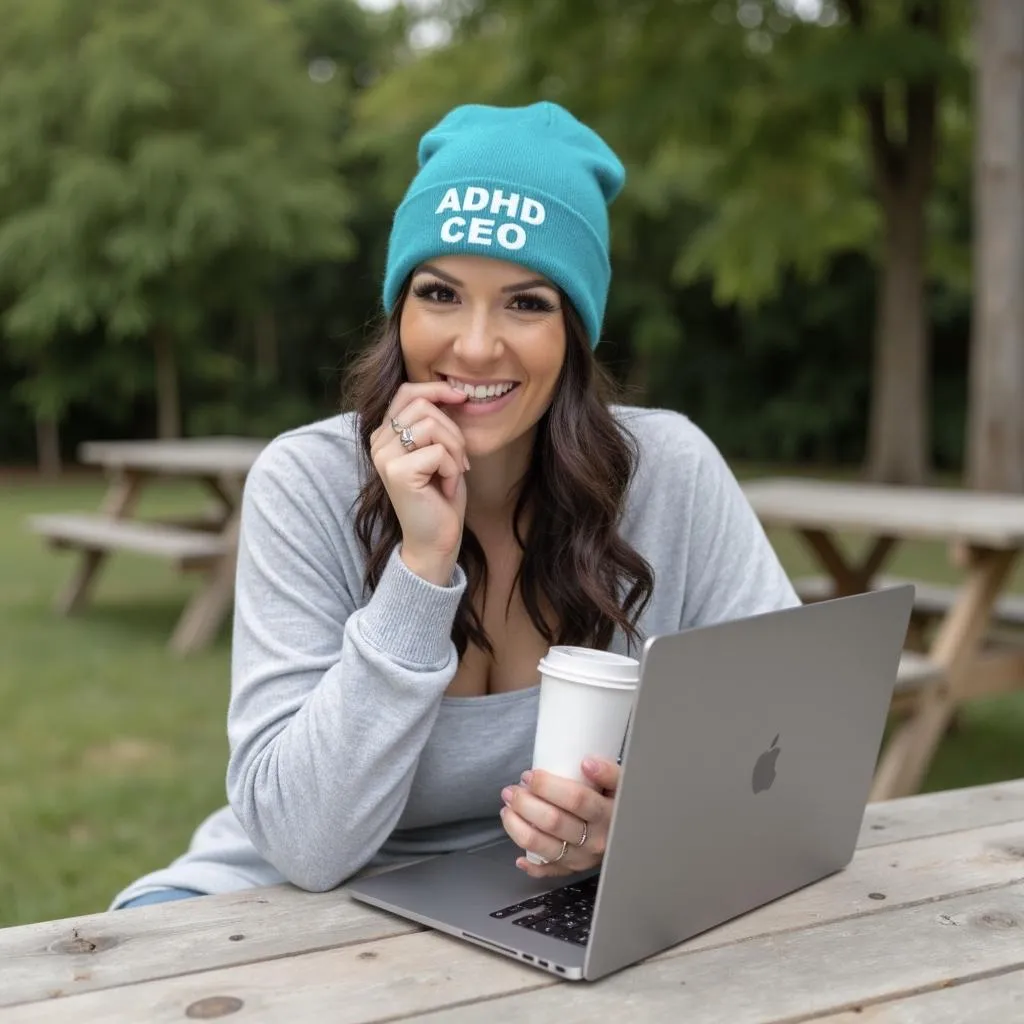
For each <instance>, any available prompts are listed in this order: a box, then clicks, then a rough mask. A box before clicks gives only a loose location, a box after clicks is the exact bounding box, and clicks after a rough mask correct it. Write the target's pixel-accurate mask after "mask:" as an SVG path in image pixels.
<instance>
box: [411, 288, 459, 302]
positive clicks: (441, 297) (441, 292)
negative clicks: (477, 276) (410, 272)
mask: <svg viewBox="0 0 1024 1024" xmlns="http://www.w3.org/2000/svg"><path fill="white" fill-rule="evenodd" d="M416 297H417V298H420V299H427V300H428V301H430V302H445V303H447V302H454V301H455V299H456V295H455V292H454V290H453V289H451V288H449V287H448V285H446V284H434V283H430V284H421V285H419V286H418V287H417V288H416Z"/></svg>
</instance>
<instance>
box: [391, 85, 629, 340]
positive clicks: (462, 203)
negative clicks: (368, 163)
mask: <svg viewBox="0 0 1024 1024" xmlns="http://www.w3.org/2000/svg"><path fill="white" fill-rule="evenodd" d="M418 156H419V172H418V173H417V175H416V177H415V178H413V180H412V183H411V184H410V186H409V189H408V191H407V192H406V194H405V198H404V199H403V200H402V203H401V205H400V206H399V207H398V209H397V210H396V211H395V216H394V221H393V223H392V227H391V237H390V239H389V242H388V258H387V269H386V271H385V275H384V308H385V309H386V310H387V312H389V313H390V312H391V311H392V310H393V309H394V306H395V302H396V301H397V300H398V296H399V294H400V292H401V290H402V286H403V285H404V284H405V281H406V279H407V278H408V276H409V275H410V274H411V273H412V272H413V270H415V269H416V267H417V266H418V265H419V264H420V263H423V262H424V261H425V260H429V259H432V258H434V257H437V256H455V255H468V256H491V257H494V258H495V259H500V260H508V261H510V262H513V263H520V264H522V265H523V266H524V267H528V268H529V269H530V270H532V271H534V272H535V273H538V274H542V275H543V276H544V277H546V278H548V280H550V281H552V282H553V283H554V284H556V285H558V287H560V288H561V289H562V290H563V291H564V292H565V294H566V295H568V297H569V300H570V301H571V302H572V304H573V306H574V307H575V309H576V311H577V313H579V315H580V317H581V318H582V320H583V323H584V325H585V326H586V329H587V335H588V337H589V339H590V344H591V347H592V348H593V347H595V346H596V345H597V343H598V341H599V340H600V336H601V323H602V321H603V320H604V310H605V303H606V301H607V298H608V283H609V281H610V280H611V267H610V265H609V261H608V204H609V203H611V202H612V200H613V199H614V198H615V197H616V195H618V193H619V191H620V189H621V188H622V186H623V184H624V183H625V180H626V172H625V169H624V168H623V166H622V163H621V162H620V160H619V158H618V157H617V156H616V155H615V153H614V152H613V151H612V150H611V149H610V148H609V147H608V145H607V144H606V143H605V142H604V140H603V139H602V138H601V137H600V136H599V135H598V134H597V133H596V132H594V131H593V130H592V129H590V128H588V127H587V126H586V125H584V124H582V123H581V122H579V121H578V120H577V119H576V118H575V117H573V115H572V114H570V113H569V112H568V111H567V110H565V109H564V108H563V107H560V106H558V105H557V104H555V103H534V104H532V105H530V106H528V107H488V106H481V105H476V104H470V105H466V106H460V107H456V108H455V109H454V110H452V111H450V112H449V113H448V114H446V115H445V117H443V118H442V119H441V121H440V122H438V124H437V125H435V126H434V127H433V128H432V129H431V130H430V131H429V132H427V133H426V135H424V136H423V138H422V139H421V140H420V145H419V154H418Z"/></svg>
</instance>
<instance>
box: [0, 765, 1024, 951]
mask: <svg viewBox="0 0 1024 1024" xmlns="http://www.w3.org/2000/svg"><path fill="white" fill-rule="evenodd" d="M1005 821H1024V779H1014V780H1012V781H1010V782H996V783H991V784H988V785H983V786H967V787H964V788H962V789H950V790H945V791H944V792H941V793H921V794H917V795H916V796H909V797H902V798H901V799H899V800H887V801H883V802H879V803H873V804H868V807H867V810H866V811H865V812H864V823H863V825H862V826H861V830H860V837H859V839H858V840H857V846H858V848H860V849H863V848H866V847H869V846H879V845H881V844H883V843H895V842H900V841H902V840H904V839H923V838H925V837H926V836H934V835H942V834H944V833H947V832H959V831H963V830H965V829H971V828H979V827H983V826H986V825H998V824H1000V823H1002V822H1005ZM0 935H2V933H0ZM0 949H2V946H0Z"/></svg>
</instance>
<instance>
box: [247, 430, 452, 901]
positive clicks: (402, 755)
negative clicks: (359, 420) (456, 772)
mask: <svg viewBox="0 0 1024 1024" xmlns="http://www.w3.org/2000/svg"><path fill="white" fill-rule="evenodd" d="M301 456H302V453H301V451H295V450H291V449H289V448H288V447H287V446H283V447H282V446H278V445H275V444H272V445H271V446H270V447H269V448H268V449H267V450H266V451H265V452H264V453H263V455H261V458H260V460H258V461H257V464H256V465H255V466H254V467H253V469H252V471H251V472H250V474H249V477H248V479H247V482H246V488H245V495H244V499H243V504H242V514H241V533H240V539H239V551H238V567H237V577H236V596H235V612H234V635H233V647H232V681H231V699H230V702H229V708H228V739H229V743H230V756H229V761H228V770H227V789H228V799H229V801H230V804H231V806H232V808H233V810H234V812H235V814H236V815H237V817H238V819H239V821H240V822H241V824H242V827H243V828H244V830H245V832H246V834H247V835H248V837H249V839H250V841H251V842H252V843H253V845H254V846H255V847H256V849H257V851H258V852H259V853H260V855H261V856H262V857H264V858H265V859H266V860H267V861H268V862H269V863H271V864H272V865H273V866H274V867H275V868H277V870H278V871H280V872H281V874H282V875H284V877H285V878H287V879H289V881H291V882H293V883H294V884H295V885H297V886H299V887H301V888H303V889H307V890H313V891H323V890H326V889H331V888H333V887H334V886H337V885H338V884H340V883H341V882H343V881H344V880H345V879H346V878H348V877H350V876H351V875H352V874H354V873H355V872H356V871H358V870H359V869H360V868H361V867H362V866H363V865H365V864H366V863H367V862H368V861H369V860H370V859H371V858H372V857H373V855H374V854H375V853H376V852H377V850H378V849H379V848H380V847H381V846H382V845H383V843H384V841H385V840H386V838H387V837H388V835H389V834H390V833H391V831H392V830H393V829H394V827H395V825H396V823H397V822H398V820H399V818H400V816H401V814H402V811H403V809H404V807H405V803H406V801H407V799H408V796H409V790H410V786H411V784H412V778H413V774H414V772H415V770H416V766H417V763H418V760H419V757H420V754H421V752H422V750H423V747H424V745H425V744H426V742H427V739H428V737H429V735H430V731H431V728H432V726H433V724H434V720H435V718H436V716H437V712H438V709H439V707H440V702H441V698H442V697H443V695H444V692H445V689H446V688H447V686H448V683H449V682H450V681H451V679H452V677H453V676H454V674H455V671H456V668H457V655H456V651H455V647H454V644H453V643H452V641H451V628H452V623H453V621H454V618H455V612H456V609H457V607H458V603H459V600H460V598H461V596H462V593H463V592H464V590H465V577H464V575H463V573H462V570H461V569H459V568H458V567H457V568H456V571H455V574H454V575H453V577H452V579H451V580H450V581H449V582H450V585H449V586H446V587H438V586H435V585H434V584H432V583H429V582H427V581H426V580H423V579H421V578H420V577H419V576H416V575H415V574H414V573H412V572H411V571H410V570H409V569H407V568H406V566H405V564H404V563H403V562H402V560H401V559H400V558H399V557H398V551H397V549H396V550H395V551H394V552H392V554H391V556H390V559H389V561H388V563H387V566H386V568H385V570H384V573H383V575H382V577H381V580H380V582H379V585H378V586H377V588H376V589H375V591H374V592H373V595H372V596H371V597H370V598H369V600H368V601H364V600H361V599H360V598H361V595H362V579H361V564H360V560H359V559H358V558H357V557H356V556H355V553H354V546H355V545H354V539H353V537H352V531H351V528H350V527H345V528H342V527H340V526H339V523H340V522H341V521H342V519H343V517H346V516H351V510H350V509H348V508H335V507H332V499H333V497H334V492H333V491H332V488H331V486H330V484H329V483H325V482H324V481H323V480H322V479H321V478H320V477H319V476H318V473H317V471H316V468H315V467H314V466H312V465H310V464H308V462H307V461H306V460H304V459H303V458H302V457H301ZM343 469H344V467H339V471H342V470H343Z"/></svg>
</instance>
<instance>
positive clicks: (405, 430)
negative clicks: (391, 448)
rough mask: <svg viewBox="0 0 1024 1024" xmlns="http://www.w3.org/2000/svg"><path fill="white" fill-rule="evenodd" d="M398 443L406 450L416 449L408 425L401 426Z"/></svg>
mask: <svg viewBox="0 0 1024 1024" xmlns="http://www.w3.org/2000/svg"><path fill="white" fill-rule="evenodd" d="M398 443H399V444H400V445H401V446H402V447H403V448H404V449H405V450H406V451H407V452H412V451H415V450H416V442H415V441H414V440H413V439H412V430H411V429H410V428H409V427H402V433H401V435H400V436H399V438H398Z"/></svg>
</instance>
